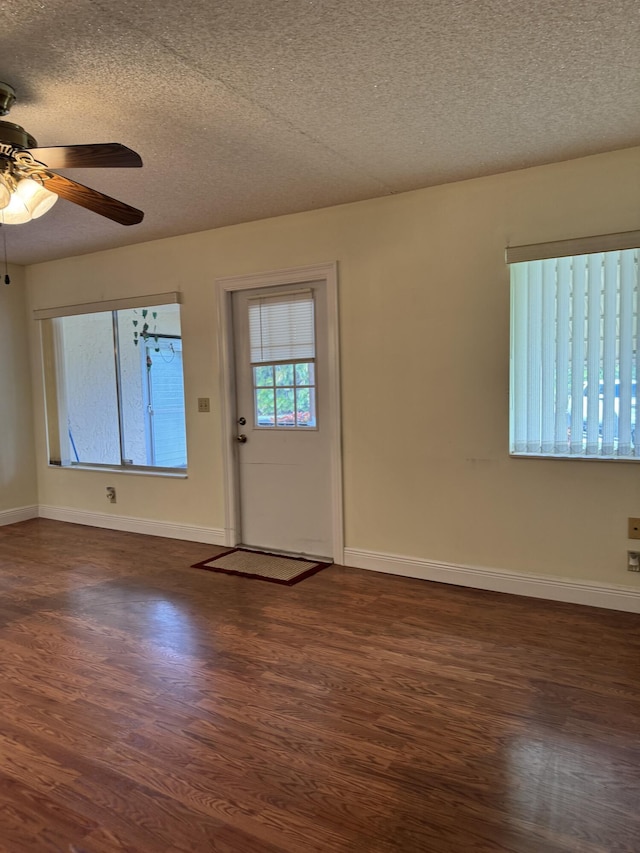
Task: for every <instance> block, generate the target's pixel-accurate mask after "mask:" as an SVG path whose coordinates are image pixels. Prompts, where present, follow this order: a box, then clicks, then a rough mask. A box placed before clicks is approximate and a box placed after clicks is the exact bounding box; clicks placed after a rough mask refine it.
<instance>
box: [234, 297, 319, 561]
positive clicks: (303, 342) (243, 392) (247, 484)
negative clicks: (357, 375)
mask: <svg viewBox="0 0 640 853" xmlns="http://www.w3.org/2000/svg"><path fill="white" fill-rule="evenodd" d="M232 314H233V333H234V354H235V380H236V418H237V421H238V423H237V424H236V436H237V438H238V440H237V469H238V478H237V479H238V486H239V504H240V537H241V541H242V544H243V545H247V546H249V547H252V548H259V549H262V550H267V551H268V550H273V551H284V552H287V553H293V554H307V555H311V556H315V557H329V558H330V557H331V556H332V550H333V549H332V513H331V460H330V451H331V445H330V436H331V431H330V424H329V412H328V408H329V407H328V397H329V395H328V387H329V386H328V382H329V375H328V374H329V371H328V360H327V350H328V335H327V294H326V285H325V283H324V282H313V283H305V284H302V285H288V286H286V287H277V288H271V287H268V288H260V289H257V290H242V291H237V292H235V293H233V296H232Z"/></svg>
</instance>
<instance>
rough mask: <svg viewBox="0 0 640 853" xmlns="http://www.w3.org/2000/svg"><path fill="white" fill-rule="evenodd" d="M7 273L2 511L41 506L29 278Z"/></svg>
mask: <svg viewBox="0 0 640 853" xmlns="http://www.w3.org/2000/svg"><path fill="white" fill-rule="evenodd" d="M9 227H11V226H9ZM9 273H10V276H11V284H10V285H8V286H5V284H4V283H3V281H2V280H0V512H1V511H3V510H11V509H20V508H22V507H29V506H34V505H35V504H37V502H38V500H37V488H36V466H35V455H34V443H33V410H32V405H31V399H32V395H31V371H30V366H29V344H28V332H27V329H28V320H27V308H26V284H25V275H24V270H23V269H22V268H21V267H14V266H12V267H10V269H9ZM2 279H4V269H3V270H2Z"/></svg>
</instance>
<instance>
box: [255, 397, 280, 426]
mask: <svg viewBox="0 0 640 853" xmlns="http://www.w3.org/2000/svg"><path fill="white" fill-rule="evenodd" d="M254 393H255V401H256V426H263V427H264V426H266V427H271V426H274V424H275V421H276V403H275V398H274V395H273V388H256V389H255V392H254Z"/></svg>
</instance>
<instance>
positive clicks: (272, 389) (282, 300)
mask: <svg viewBox="0 0 640 853" xmlns="http://www.w3.org/2000/svg"><path fill="white" fill-rule="evenodd" d="M249 341H250V349H251V367H252V373H253V396H254V423H255V426H256V427H259V428H260V427H262V428H267V429H269V428H270V429H278V428H284V429H307V430H308V429H314V428H317V426H318V424H317V419H316V369H315V355H316V351H315V328H314V302H313V292H312V291H311V290H304V291H296V292H286V293H281V294H278V295H277V296H266V297H257V298H255V299H251V300H250V301H249Z"/></svg>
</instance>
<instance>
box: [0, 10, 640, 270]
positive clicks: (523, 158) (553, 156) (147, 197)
mask: <svg viewBox="0 0 640 853" xmlns="http://www.w3.org/2000/svg"><path fill="white" fill-rule="evenodd" d="M639 12H640V5H639V3H638V0H590V2H588V3H586V2H584V0H563V2H559V0H526V2H524V0H501V2H498V0H191V2H185V3H176V2H175V0H153V2H150V1H149V0H138V2H136V3H131V2H125V0H47V2H41V0H37V1H36V0H20V2H16V0H3V2H2V4H1V5H0V33H1V34H2V35H1V36H0V80H5V81H7V82H9V83H11V84H12V85H13V86H14V88H15V89H16V90H17V93H18V102H17V103H16V105H15V106H14V107H13V109H12V110H11V113H10V115H9V116H8V117H7V119H8V120H10V121H13V122H16V123H17V124H20V125H22V126H23V127H25V128H26V130H28V131H29V132H30V133H31V134H32V135H34V136H35V137H36V139H37V140H38V143H39V144H40V145H41V146H50V145H62V144H71V143H89V142H122V143H124V144H125V145H128V146H129V147H131V148H133V149H135V150H136V151H138V152H139V154H140V155H141V156H142V159H143V161H144V168H143V169H141V170H140V169H131V170H125V169H111V170H104V169H103V170H101V169H84V170H75V171H71V170H69V171H67V172H65V173H64V174H66V175H67V176H68V177H72V178H74V179H75V180H78V181H80V182H81V183H85V184H87V185H89V186H92V187H95V188H96V189H99V190H101V191H103V192H106V193H107V194H109V195H113V196H115V197H116V198H120V199H122V200H123V201H125V202H127V203H129V204H132V205H133V206H135V207H139V208H141V209H142V210H144V211H145V219H144V222H143V223H142V224H141V225H135V226H131V227H129V228H126V227H123V226H121V225H117V224H115V223H113V222H110V221H109V220H106V219H103V218H102V217H99V216H97V215H96V214H94V213H91V212H89V211H87V210H84V209H83V208H80V207H76V206H75V205H73V204H71V203H69V202H67V201H64V200H60V201H59V202H58V204H56V206H55V207H54V208H53V210H52V211H51V212H50V213H48V214H46V215H45V216H43V217H42V219H40V220H36V221H34V222H31V223H28V224H26V225H17V226H6V231H5V233H6V236H7V246H8V252H9V260H10V261H14V262H16V263H23V264H28V263H34V262H38V261H43V260H48V259H51V258H58V257H65V256H68V255H74V254H81V253H84V252H89V251H94V250H97V249H103V248H110V247H114V246H122V245H126V244H129V243H137V242H143V241H146V240H152V239H156V238H159V237H166V236H170V235H176V234H184V233H188V232H193V231H201V230H204V229H208V228H215V227H219V226H222V225H230V224H233V223H237V222H243V221H247V220H252V219H260V218H263V217H267V216H275V215H278V214H284V213H291V212H295V211H300V210H309V209H312V208H318V207H325V206H327V205H333V204H340V203H343V202H349V201H356V200H359V199H365V198H372V197H375V196H382V195H386V194H389V193H396V192H402V191H404V190H410V189H415V188H418V187H425V186H430V185H434V184H440V183H444V182H447V181H454V180H460V179H464V178H469V177H474V176H479V175H487V174H492V173H496V172H502V171H506V170H510V169H518V168H522V167H525V166H531V165H535V164H540V163H548V162H552V161H557V160H564V159H568V158H572V157H579V156H582V155H586V154H591V153H596V152H600V151H609V150H612V149H616V148H624V147H629V146H632V145H638V144H640V14H639Z"/></svg>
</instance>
